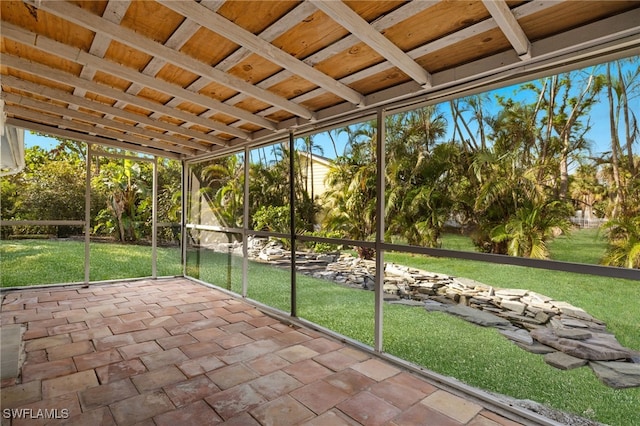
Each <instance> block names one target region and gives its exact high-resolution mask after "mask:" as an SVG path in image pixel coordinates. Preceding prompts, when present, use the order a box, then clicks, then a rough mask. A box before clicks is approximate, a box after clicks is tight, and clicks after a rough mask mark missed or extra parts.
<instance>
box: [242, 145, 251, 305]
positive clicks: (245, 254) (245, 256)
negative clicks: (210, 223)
mask: <svg viewBox="0 0 640 426" xmlns="http://www.w3.org/2000/svg"><path fill="white" fill-rule="evenodd" d="M249 154H250V152H249V148H248V147H245V148H244V196H243V197H242V201H243V203H244V204H243V215H244V218H243V220H242V297H247V294H248V292H249V247H248V245H249V235H248V234H249V219H250V218H249V202H250V199H249V195H250V194H249V161H250V158H249Z"/></svg>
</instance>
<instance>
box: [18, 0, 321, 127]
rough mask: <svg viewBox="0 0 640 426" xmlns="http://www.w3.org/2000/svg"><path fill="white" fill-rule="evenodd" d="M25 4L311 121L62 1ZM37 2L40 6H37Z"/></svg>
mask: <svg viewBox="0 0 640 426" xmlns="http://www.w3.org/2000/svg"><path fill="white" fill-rule="evenodd" d="M25 1H26V2H28V3H30V4H33V5H34V6H36V7H39V8H40V9H42V10H45V11H47V12H49V13H52V14H54V15H57V16H59V17H61V18H63V19H66V20H69V21H70V22H73V23H75V24H77V25H80V26H83V27H85V28H88V29H90V30H91V31H94V32H96V33H101V34H106V35H108V36H109V37H111V38H112V39H113V40H117V41H118V42H120V43H123V44H125V45H127V46H131V47H133V48H134V49H137V50H140V51H142V52H145V53H147V54H149V55H151V56H157V57H160V58H162V59H164V60H165V61H167V62H170V63H172V64H174V65H176V66H178V67H181V68H184V69H186V70H188V71H190V72H192V73H194V74H197V75H200V76H202V77H206V78H208V79H210V80H211V81H212V82H216V83H219V84H222V85H224V86H227V87H230V88H232V89H234V90H237V91H239V92H243V93H246V94H247V95H249V96H251V97H254V98H256V99H259V100H261V101H263V102H266V103H269V104H272V105H275V106H278V107H279V108H281V109H283V110H285V111H288V112H290V113H292V114H295V115H298V116H300V117H302V118H305V119H312V118H313V116H314V114H313V113H312V112H311V111H310V110H308V109H307V108H304V107H303V106H301V105H298V104H296V103H294V102H291V101H289V100H287V99H284V98H282V97H280V96H278V95H276V94H274V93H271V92H269V91H267V90H264V89H260V88H258V87H256V86H254V85H252V84H250V83H247V82H246V81H244V80H242V79H240V78H238V77H235V76H233V75H231V74H227V73H224V72H221V71H219V70H216V69H215V68H213V67H211V66H208V65H206V64H205V63H203V62H200V61H198V60H196V59H194V58H192V57H190V56H189V55H185V54H183V53H180V52H177V51H175V50H173V49H171V48H169V47H166V46H164V45H162V44H159V43H157V42H156V41H154V40H151V39H149V38H146V37H143V36H141V35H139V34H138V33H136V32H135V31H133V30H130V29H128V28H125V27H122V26H119V25H116V24H114V23H112V22H109V21H107V20H105V19H103V18H101V17H99V16H96V15H93V14H91V13H89V12H87V11H85V10H84V9H82V8H80V7H77V6H74V5H73V4H71V3H67V2H64V1H52V2H36V1H34V0H25ZM38 3H39V4H38Z"/></svg>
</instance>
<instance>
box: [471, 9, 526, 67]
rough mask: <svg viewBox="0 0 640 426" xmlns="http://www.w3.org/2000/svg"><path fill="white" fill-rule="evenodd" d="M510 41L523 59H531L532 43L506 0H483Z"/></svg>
mask: <svg viewBox="0 0 640 426" xmlns="http://www.w3.org/2000/svg"><path fill="white" fill-rule="evenodd" d="M482 3H484V5H485V7H486V8H487V10H488V11H489V13H491V16H493V19H495V20H496V22H497V24H498V26H499V27H500V29H501V30H502V32H503V33H504V35H505V36H506V37H507V40H509V43H511V45H512V46H513V48H514V49H515V50H516V52H517V53H518V56H520V57H521V58H522V59H531V43H530V42H529V39H528V38H527V35H526V34H525V33H524V31H523V30H522V27H521V26H520V24H518V21H517V20H516V18H515V16H513V13H512V12H511V10H510V9H509V6H508V5H507V3H506V2H505V1H504V0H482Z"/></svg>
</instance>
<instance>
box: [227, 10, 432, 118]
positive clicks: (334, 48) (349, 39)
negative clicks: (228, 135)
mask: <svg viewBox="0 0 640 426" xmlns="http://www.w3.org/2000/svg"><path fill="white" fill-rule="evenodd" d="M439 2H440V0H421V1H411V2H408V3H406V4H405V5H403V6H402V7H400V8H398V9H396V10H394V11H393V12H391V13H389V14H387V15H384V16H383V17H381V18H380V19H378V20H376V21H375V22H373V23H372V24H371V26H372V27H373V28H374V29H375V30H376V31H383V30H385V29H387V28H390V27H392V26H394V25H396V24H398V23H399V22H402V21H404V20H405V19H407V18H409V17H411V16H413V15H415V14H416V13H420V12H422V11H424V10H425V9H428V8H429V7H431V6H433V5H434V4H437V3H439ZM303 4H308V5H309V6H310V7H312V8H313V10H316V8H315V6H313V5H312V4H311V3H309V2H304V3H303ZM305 12H306V11H305ZM285 18H286V16H285V17H283V19H285ZM278 22H280V21H278ZM277 24H278V23H276V24H274V25H277ZM356 43H359V40H358V39H357V38H356V37H355V36H354V35H352V34H349V35H347V36H346V37H344V38H342V39H341V40H338V41H336V42H335V43H333V44H332V45H330V46H328V47H327V48H325V49H322V50H320V51H318V52H316V53H314V54H313V55H311V56H309V57H307V58H305V59H304V62H305V63H306V64H307V65H309V66H313V65H315V64H317V63H319V62H322V61H324V60H325V59H328V58H329V57H331V56H332V55H335V54H336V53H337V52H342V51H344V50H348V49H349V48H351V47H353V46H354V45H355V44H356ZM387 65H388V64H387ZM289 77H291V73H290V72H289V71H287V70H283V71H281V72H279V73H277V74H275V75H273V76H271V77H269V78H267V79H265V80H263V81H261V82H260V83H258V84H257V86H258V87H262V88H263V89H268V88H269V87H271V86H274V85H276V84H278V83H280V82H282V81H283V80H285V79H287V78H289ZM340 81H341V82H342V83H345V84H347V83H346V82H347V81H350V82H353V81H357V80H349V78H348V76H347V77H346V78H342V79H340ZM320 92H321V90H320V89H315V90H312V91H310V92H307V94H309V95H310V94H313V96H307V95H301V96H298V97H295V98H293V99H295V100H297V101H298V103H300V101H299V100H307V99H311V98H313V97H315V96H318V93H320ZM245 98H246V95H244V94H242V93H239V94H237V95H236V96H234V97H232V98H230V99H228V100H227V101H225V102H226V103H236V102H240V101H241V100H243V99H245ZM275 112H277V110H276V109H274V108H268V109H266V110H264V111H261V112H260V115H265V116H266V115H269V114H272V113H275Z"/></svg>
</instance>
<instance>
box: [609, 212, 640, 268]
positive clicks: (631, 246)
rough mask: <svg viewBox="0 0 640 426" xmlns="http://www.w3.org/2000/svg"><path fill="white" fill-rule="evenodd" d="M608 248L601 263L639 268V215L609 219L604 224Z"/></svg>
mask: <svg viewBox="0 0 640 426" xmlns="http://www.w3.org/2000/svg"><path fill="white" fill-rule="evenodd" d="M604 229H605V231H606V232H607V236H608V239H609V246H608V248H607V252H606V254H605V257H604V260H603V263H604V264H605V265H610V266H623V267H625V268H640V215H636V216H633V217H621V218H618V219H611V220H610V221H608V222H607V223H605V224H604Z"/></svg>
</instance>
